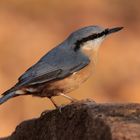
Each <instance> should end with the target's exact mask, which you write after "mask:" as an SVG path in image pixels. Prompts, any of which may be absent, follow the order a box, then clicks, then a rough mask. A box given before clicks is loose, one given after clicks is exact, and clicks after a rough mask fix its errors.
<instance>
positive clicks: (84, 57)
mask: <svg viewBox="0 0 140 140" xmlns="http://www.w3.org/2000/svg"><path fill="white" fill-rule="evenodd" d="M121 29H123V27H114V28H103V27H101V26H97V25H96V26H94V25H91V26H86V27H82V28H80V29H77V30H76V31H74V32H73V33H71V34H70V35H69V36H68V37H67V38H66V39H65V40H64V41H63V42H62V43H60V44H59V45H58V46H56V47H54V48H53V49H52V50H50V51H49V52H47V53H46V54H45V55H44V56H43V57H42V58H40V60H39V61H37V62H36V63H35V64H34V65H33V66H31V67H30V68H29V69H27V70H26V71H25V72H24V73H23V74H22V75H21V76H20V77H19V78H18V82H17V83H16V84H15V85H14V86H13V87H12V88H10V89H9V90H7V91H5V92H4V93H3V94H2V95H1V97H0V105H1V104H3V103H4V102H6V101H7V100H8V99H11V98H13V97H17V96H22V95H32V96H37V97H47V98H49V99H50V100H51V101H52V103H53V104H54V106H55V107H58V106H57V104H56V103H55V101H54V99H53V97H54V96H63V97H65V98H67V99H69V100H70V101H72V102H74V101H75V100H76V99H74V98H72V97H70V96H68V95H67V93H69V92H71V91H73V90H75V89H77V88H78V87H79V86H80V85H81V84H82V83H83V82H85V81H86V80H87V79H88V78H89V77H91V75H92V73H94V70H95V65H96V63H97V55H98V51H99V48H100V46H101V43H102V42H103V40H104V39H105V38H106V37H107V36H108V35H110V34H112V33H115V32H118V31H120V30H121Z"/></svg>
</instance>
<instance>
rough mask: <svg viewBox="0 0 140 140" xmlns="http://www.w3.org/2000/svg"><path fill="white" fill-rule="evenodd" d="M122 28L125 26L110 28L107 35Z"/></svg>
mask: <svg viewBox="0 0 140 140" xmlns="http://www.w3.org/2000/svg"><path fill="white" fill-rule="evenodd" d="M122 29H123V27H115V28H111V29H108V33H107V35H109V34H112V33H115V32H118V31H120V30H122Z"/></svg>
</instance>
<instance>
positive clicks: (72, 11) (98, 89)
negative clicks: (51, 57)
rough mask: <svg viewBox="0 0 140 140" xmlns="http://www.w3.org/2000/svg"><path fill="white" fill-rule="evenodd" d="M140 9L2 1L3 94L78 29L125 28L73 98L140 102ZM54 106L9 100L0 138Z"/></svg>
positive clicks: (98, 2) (115, 1) (111, 2)
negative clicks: (91, 27)
mask: <svg viewBox="0 0 140 140" xmlns="http://www.w3.org/2000/svg"><path fill="white" fill-rule="evenodd" d="M139 5H140V1H138V0H135V2H133V1H128V0H106V1H103V0H86V1H81V0H75V1H72V0H71V1H66V0H6V1H5V0H1V1H0V93H3V92H4V91H5V90H7V89H8V88H10V87H11V86H12V85H13V84H15V83H16V82H17V81H16V80H17V78H18V77H19V76H20V75H21V74H22V73H23V72H24V71H25V70H26V69H27V68H28V67H30V66H31V65H32V64H34V63H35V62H36V61H37V60H38V59H39V58H40V57H41V56H42V55H44V54H45V53H46V52H47V51H49V50H50V49H51V48H53V47H55V46H56V45H57V44H58V43H60V42H61V41H63V40H64V39H65V38H66V37H67V36H68V35H69V34H70V33H71V32H73V31H74V30H75V29H77V28H80V27H83V26H87V25H101V26H103V27H115V26H124V27H125V28H124V30H123V31H121V32H118V33H116V34H113V35H112V36H110V37H108V38H107V39H106V40H105V41H104V43H103V44H102V47H101V49H100V53H99V59H98V60H99V62H98V65H97V68H96V74H95V75H94V76H93V77H91V78H90V79H89V80H88V81H87V82H86V83H85V84H83V85H82V86H81V88H80V89H78V90H76V91H74V92H73V93H70V94H69V95H71V96H73V97H75V98H77V99H85V98H92V99H94V100H95V101H96V102H140V93H139V92H140V72H139V71H140V38H139V37H140V28H139V25H140V8H139ZM55 100H56V102H57V103H58V104H65V103H67V102H68V101H67V100H65V99H63V98H61V97H56V98H55ZM53 108H54V107H53V105H52V104H51V102H50V101H49V100H48V99H39V98H32V97H29V96H26V97H18V98H15V99H12V100H10V101H8V102H6V103H5V104H3V105H2V106H0V137H2V136H6V135H9V134H10V133H11V132H12V131H13V130H14V129H15V127H16V125H17V124H18V123H20V122H21V121H23V120H26V119H30V118H33V117H38V116H39V115H40V113H41V112H42V111H44V110H46V109H53Z"/></svg>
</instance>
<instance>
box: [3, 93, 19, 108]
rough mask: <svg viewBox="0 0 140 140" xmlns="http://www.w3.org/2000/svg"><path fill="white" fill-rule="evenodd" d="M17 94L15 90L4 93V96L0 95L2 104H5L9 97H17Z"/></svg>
mask: <svg viewBox="0 0 140 140" xmlns="http://www.w3.org/2000/svg"><path fill="white" fill-rule="evenodd" d="M16 96H17V95H16V94H15V91H13V92H9V93H7V94H5V95H2V97H0V105H1V104H3V103H4V102H6V101H7V100H8V99H10V98H12V97H16Z"/></svg>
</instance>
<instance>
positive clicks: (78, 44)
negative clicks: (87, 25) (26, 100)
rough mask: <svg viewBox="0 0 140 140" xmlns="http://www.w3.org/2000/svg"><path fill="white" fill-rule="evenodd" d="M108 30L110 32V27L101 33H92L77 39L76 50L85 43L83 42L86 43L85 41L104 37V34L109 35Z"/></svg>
mask: <svg viewBox="0 0 140 140" xmlns="http://www.w3.org/2000/svg"><path fill="white" fill-rule="evenodd" d="M108 32H109V30H108V29H105V30H104V31H103V32H101V33H98V34H92V35H90V36H87V37H85V38H82V39H81V40H77V41H76V42H75V47H74V51H77V50H79V48H80V45H81V44H83V43H85V42H87V41H90V40H93V39H96V38H99V37H102V36H104V35H107V34H108Z"/></svg>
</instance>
